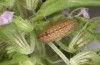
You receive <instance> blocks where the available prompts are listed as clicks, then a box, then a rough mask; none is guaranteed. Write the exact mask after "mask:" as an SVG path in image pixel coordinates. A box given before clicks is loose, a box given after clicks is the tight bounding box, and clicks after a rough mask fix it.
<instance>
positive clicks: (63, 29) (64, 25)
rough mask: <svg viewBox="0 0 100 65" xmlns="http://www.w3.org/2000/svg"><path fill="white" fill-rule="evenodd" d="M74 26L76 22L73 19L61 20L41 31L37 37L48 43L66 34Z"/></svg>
mask: <svg viewBox="0 0 100 65" xmlns="http://www.w3.org/2000/svg"><path fill="white" fill-rule="evenodd" d="M75 28H76V22H75V21H74V20H73V19H67V20H63V21H61V22H59V23H57V24H55V25H53V26H51V27H50V28H48V29H46V30H44V31H42V33H40V34H39V36H38V39H39V40H40V41H41V42H44V43H48V42H52V41H55V40H56V39H58V38H62V37H64V36H65V35H68V34H69V33H71V32H72V31H73V30H74V29H75Z"/></svg>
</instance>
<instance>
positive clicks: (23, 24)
mask: <svg viewBox="0 0 100 65" xmlns="http://www.w3.org/2000/svg"><path fill="white" fill-rule="evenodd" d="M13 22H14V23H15V24H16V26H17V27H18V28H19V29H20V30H22V31H24V32H31V31H32V30H33V26H32V25H31V24H30V23H29V22H28V21H26V20H24V19H22V18H21V17H17V16H15V17H14V20H13Z"/></svg>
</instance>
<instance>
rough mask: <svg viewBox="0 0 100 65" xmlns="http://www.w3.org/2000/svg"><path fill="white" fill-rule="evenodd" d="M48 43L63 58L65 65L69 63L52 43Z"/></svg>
mask: <svg viewBox="0 0 100 65" xmlns="http://www.w3.org/2000/svg"><path fill="white" fill-rule="evenodd" d="M48 45H49V46H50V47H51V48H52V49H53V50H54V51H55V52H56V53H57V54H58V55H59V56H60V57H61V58H62V59H63V61H64V62H65V63H66V64H67V65H70V61H69V59H68V58H67V57H66V56H65V55H64V54H63V53H62V52H61V51H60V50H59V49H58V48H57V47H56V46H55V45H54V44H53V43H48Z"/></svg>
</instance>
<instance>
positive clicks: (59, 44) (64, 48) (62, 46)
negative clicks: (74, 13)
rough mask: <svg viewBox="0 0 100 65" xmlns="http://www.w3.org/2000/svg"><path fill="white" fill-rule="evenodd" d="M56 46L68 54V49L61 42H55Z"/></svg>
mask: <svg viewBox="0 0 100 65" xmlns="http://www.w3.org/2000/svg"><path fill="white" fill-rule="evenodd" d="M55 42H56V43H57V45H58V46H60V47H61V48H62V49H63V50H65V51H67V52H68V47H67V46H66V45H64V44H63V43H62V42H61V41H55Z"/></svg>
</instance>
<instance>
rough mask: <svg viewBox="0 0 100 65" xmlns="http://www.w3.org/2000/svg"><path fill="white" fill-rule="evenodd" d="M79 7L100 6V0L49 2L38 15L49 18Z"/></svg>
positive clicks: (49, 0) (48, 0) (53, 0)
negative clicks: (67, 9)
mask: <svg viewBox="0 0 100 65" xmlns="http://www.w3.org/2000/svg"><path fill="white" fill-rule="evenodd" d="M79 6H100V0H47V1H46V2H44V3H43V5H42V6H41V8H40V10H39V11H38V12H37V13H36V15H37V16H48V15H50V14H53V13H55V12H58V11H61V10H63V9H65V8H71V7H79Z"/></svg>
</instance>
